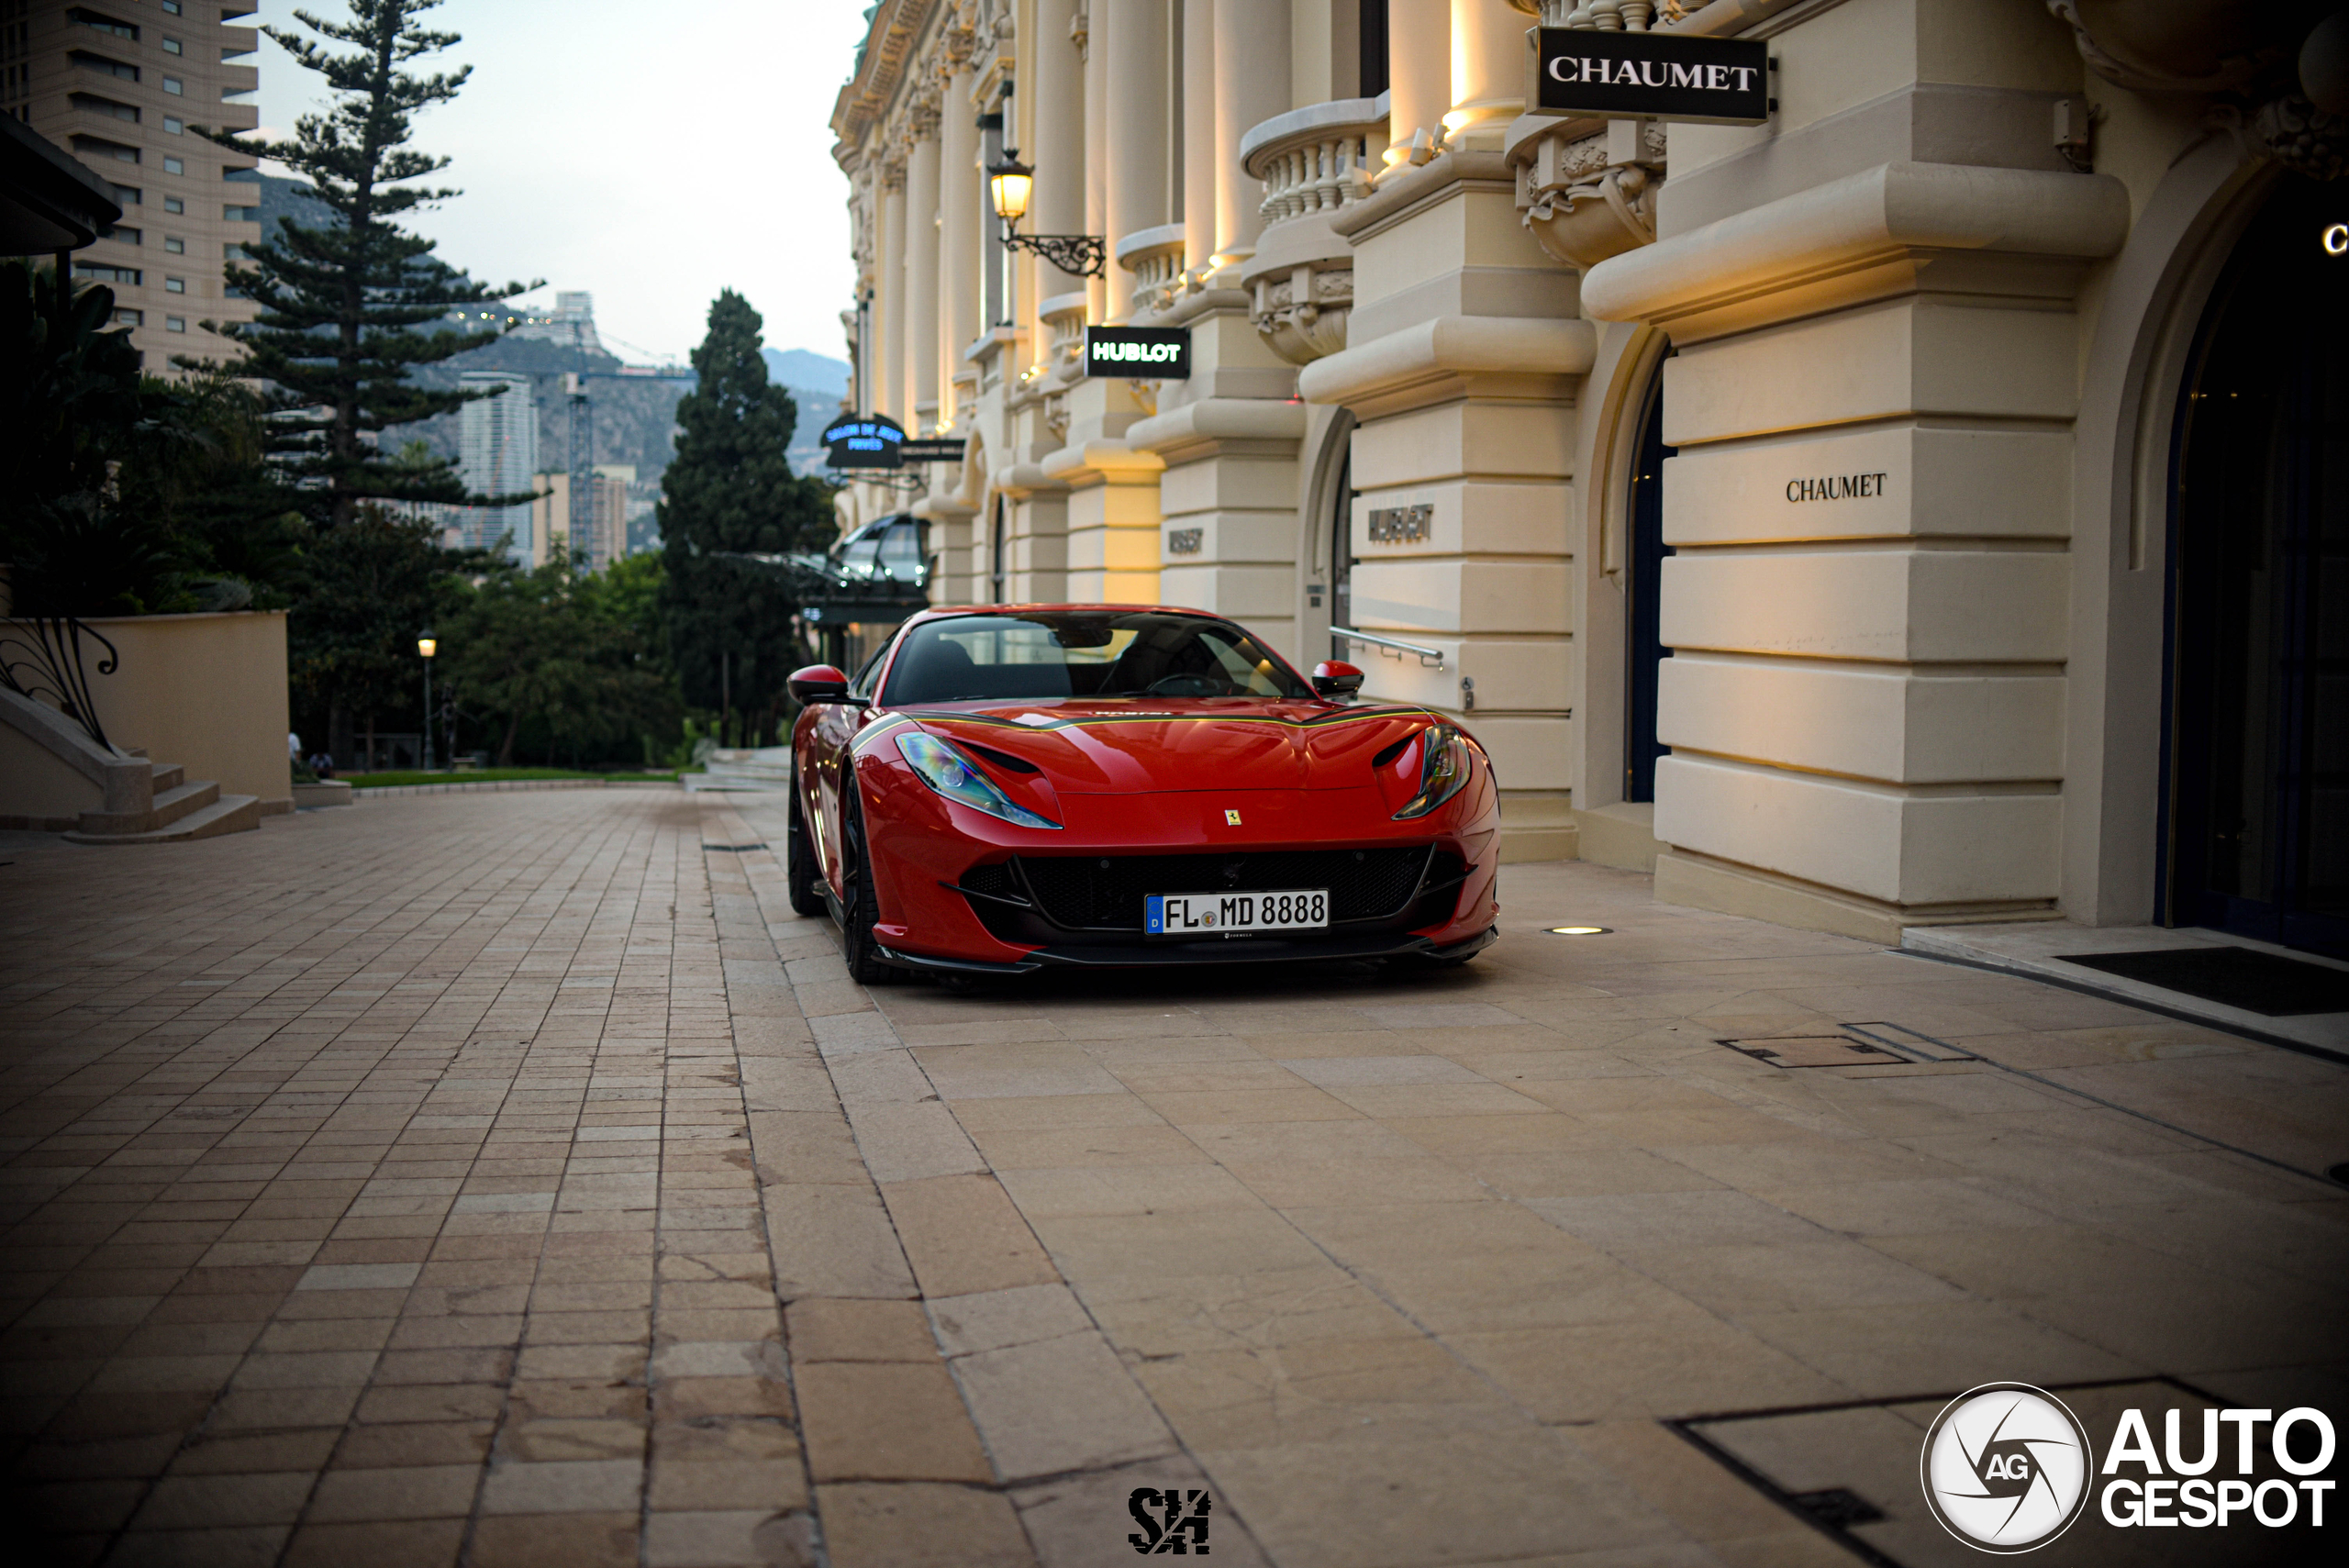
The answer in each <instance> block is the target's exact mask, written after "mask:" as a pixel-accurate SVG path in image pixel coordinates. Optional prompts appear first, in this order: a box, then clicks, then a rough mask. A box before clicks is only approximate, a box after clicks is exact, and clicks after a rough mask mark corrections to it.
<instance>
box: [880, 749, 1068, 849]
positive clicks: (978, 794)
mask: <svg viewBox="0 0 2349 1568" xmlns="http://www.w3.org/2000/svg"><path fill="white" fill-rule="evenodd" d="M897 754H898V755H899V756H901V757H903V758H905V760H906V766H907V767H909V768H911V769H913V771H914V773H915V774H916V776H917V777H918V778H919V779H920V780H921V782H922V783H924V784H928V785H929V786H930V788H932V789H934V790H936V791H937V792H938V793H939V794H941V795H944V796H945V797H946V798H947V799H949V800H951V801H953V802H954V803H955V804H956V805H958V806H969V807H970V808H971V809H972V810H974V811H984V812H985V813H986V814H987V815H988V816H989V817H998V818H1000V819H1002V820H1003V821H1006V822H1008V823H1010V824H1011V825H1012V826H1013V827H1015V828H1055V829H1057V828H1059V827H1060V824H1059V823H1057V822H1054V821H1052V819H1050V818H1049V817H1039V816H1037V815H1036V814H1035V813H1034V812H1032V811H1030V810H1029V809H1028V808H1027V807H1026V806H1021V805H1020V804H1019V802H1017V801H1015V800H1013V799H1012V798H1011V797H1010V796H1009V795H1006V794H1004V793H1003V791H1002V790H1001V789H999V788H997V787H996V782H995V781H994V780H993V779H991V778H989V777H987V776H986V774H985V773H981V772H979V769H978V765H977V764H976V763H974V762H972V761H971V760H970V759H969V758H968V757H965V756H964V755H963V753H962V752H961V751H957V750H956V749H955V748H954V747H953V746H952V744H951V743H949V742H947V741H944V740H940V739H939V738H938V737H937V736H935V735H925V734H923V733H922V732H921V731H920V730H918V729H909V730H907V731H906V733H904V734H903V735H900V736H898V737H897Z"/></svg>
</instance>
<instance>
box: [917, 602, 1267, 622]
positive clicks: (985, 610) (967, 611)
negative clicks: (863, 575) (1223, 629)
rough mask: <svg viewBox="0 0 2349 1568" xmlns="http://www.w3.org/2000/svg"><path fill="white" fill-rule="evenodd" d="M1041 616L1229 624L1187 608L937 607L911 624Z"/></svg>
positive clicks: (1119, 606)
mask: <svg viewBox="0 0 2349 1568" xmlns="http://www.w3.org/2000/svg"><path fill="white" fill-rule="evenodd" d="M1036 613H1041V614H1046V615H1073V614H1082V615H1168V616H1197V617H1199V618H1200V619H1202V620H1229V619H1230V617H1228V616H1219V615H1217V614H1216V613H1215V612H1214V611H1212V610H1195V609H1192V608H1191V607H1190V606H1187V605H939V606H933V607H932V608H930V609H927V610H923V611H921V612H920V613H919V614H918V615H916V616H914V617H911V618H912V619H914V620H936V619H939V618H941V617H945V616H1010V615H1029V614H1036Z"/></svg>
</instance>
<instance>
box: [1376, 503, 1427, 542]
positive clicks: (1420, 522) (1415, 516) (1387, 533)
mask: <svg viewBox="0 0 2349 1568" xmlns="http://www.w3.org/2000/svg"><path fill="white" fill-rule="evenodd" d="M1434 521H1435V507H1434V506H1431V504H1429V503H1428V502H1425V501H1422V502H1420V503H1419V505H1418V506H1376V507H1373V508H1372V509H1371V514H1370V542H1371V543H1373V544H1417V543H1419V541H1420V540H1421V539H1426V538H1427V537H1428V535H1429V534H1430V533H1431V531H1432V527H1433V524H1434Z"/></svg>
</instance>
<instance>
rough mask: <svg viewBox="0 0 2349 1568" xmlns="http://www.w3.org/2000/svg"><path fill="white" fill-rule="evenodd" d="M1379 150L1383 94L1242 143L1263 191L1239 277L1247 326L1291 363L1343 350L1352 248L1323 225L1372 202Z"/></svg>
mask: <svg viewBox="0 0 2349 1568" xmlns="http://www.w3.org/2000/svg"><path fill="white" fill-rule="evenodd" d="M1385 151H1386V99H1385V98H1384V97H1383V96H1382V97H1379V98H1346V99H1340V100H1337V101H1335V102H1332V103H1327V104H1314V105H1310V106H1307V107H1305V108H1302V109H1293V110H1291V111H1290V112H1288V113H1287V114H1285V115H1275V117H1273V118H1271V119H1268V120H1266V121H1264V123H1263V124H1261V125H1259V126H1256V127H1255V128H1252V129H1251V130H1250V131H1249V132H1248V134H1247V135H1246V136H1244V137H1242V138H1241V142H1240V162H1241V169H1242V170H1243V171H1244V172H1246V173H1247V174H1248V175H1249V176H1250V177H1251V178H1252V179H1257V180H1261V181H1263V182H1264V198H1263V200H1262V202H1261V203H1260V204H1259V206H1258V208H1257V210H1258V211H1259V212H1260V213H1261V214H1262V215H1263V217H1264V233H1263V234H1262V235H1261V236H1260V237H1259V238H1258V239H1257V241H1256V251H1255V254H1254V255H1253V256H1252V257H1251V258H1250V259H1249V260H1248V261H1247V262H1246V264H1245V265H1244V266H1243V267H1242V268H1241V284H1242V285H1243V286H1244V287H1245V288H1246V289H1247V290H1248V291H1249V294H1250V295H1251V299H1250V306H1249V312H1248V314H1249V319H1250V320H1251V321H1252V323H1253V324H1254V326H1255V328H1256V330H1257V332H1258V333H1259V334H1261V335H1262V336H1263V338H1264V341H1265V342H1266V343H1267V344H1268V345H1270V346H1271V348H1272V350H1273V351H1274V352H1275V353H1276V354H1278V355H1280V356H1281V358H1283V359H1285V360H1286V361H1289V362H1290V363H1292V364H1300V365H1301V364H1308V363H1310V362H1311V361H1315V360H1318V359H1320V358H1321V357H1322V356H1324V355H1326V354H1334V353H1336V352H1337V351H1338V350H1341V349H1342V348H1344V347H1345V346H1346V321H1347V318H1348V317H1349V316H1350V315H1351V314H1352V313H1353V248H1352V247H1351V246H1349V245H1348V244H1347V243H1346V241H1345V240H1344V239H1341V238H1340V237H1339V236H1338V235H1337V234H1336V233H1334V232H1333V231H1332V230H1331V229H1330V224H1329V220H1330V217H1331V215H1333V214H1335V213H1338V212H1341V211H1342V210H1343V209H1345V208H1346V207H1349V206H1353V204H1354V203H1356V202H1358V201H1361V200H1362V199H1363V198H1364V197H1365V196H1367V195H1370V192H1371V182H1372V177H1373V176H1374V175H1375V173H1376V172H1377V171H1378V170H1379V169H1380V168H1382V167H1383V166H1384V165H1383V161H1382V159H1381V157H1380V154H1382V153H1383V152H1385Z"/></svg>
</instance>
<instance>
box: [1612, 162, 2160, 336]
mask: <svg viewBox="0 0 2349 1568" xmlns="http://www.w3.org/2000/svg"><path fill="white" fill-rule="evenodd" d="M2128 235H2129V190H2128V187H2127V186H2126V185H2123V184H2122V183H2121V182H2120V181H2119V180H2116V179H2114V178H2112V177H2111V176H2110V175H2108V174H2056V173H2048V172H2043V171H2039V170H2030V169H1997V168H1983V167H1976V166H1972V165H1960V164H1954V163H1884V164H1879V165H1877V166H1876V168H1874V169H1864V170H1862V171H1861V172H1859V173H1856V174H1852V175H1847V176H1846V177H1844V178H1843V179H1841V180H1834V181H1831V182H1829V183H1826V184H1824V185H1820V186H1816V187H1814V188H1812V189H1810V190H1808V191H1802V192H1798V193H1797V194H1796V195H1791V196H1787V197H1785V198H1783V199H1781V200H1778V201H1775V202H1770V203H1767V204H1766V205H1765V206H1758V207H1755V208H1753V209H1752V210H1751V211H1748V212H1742V213H1738V214H1736V215H1735V216H1734V217H1725V218H1722V219H1720V221H1719V222H1716V223H1709V224H1706V225H1705V226H1704V227H1703V228H1696V229H1691V230H1690V231H1689V232H1687V233H1686V234H1678V235H1675V236H1674V237H1673V238H1671V239H1664V240H1660V241H1658V242H1657V243H1655V244H1653V245H1648V246H1642V248H1641V249H1639V250H1633V251H1630V252H1627V253H1626V254H1624V255H1620V256H1617V257H1614V258H1612V259H1611V260H1609V261H1601V262H1600V263H1599V264H1598V265H1597V266H1595V267H1593V268H1591V269H1590V271H1589V272H1586V273H1585V274H1584V276H1583V283H1582V308H1583V312H1584V314H1585V315H1586V316H1589V317H1593V318H1594V319H1598V320H1605V321H1644V322H1650V323H1653V324H1654V325H1657V326H1660V327H1664V328H1668V329H1669V330H1671V332H1672V333H1673V335H1674V337H1675V339H1682V340H1694V339H1701V338H1706V337H1714V336H1719V335H1720V334H1722V333H1725V332H1734V331H1743V330H1746V329H1748V328H1753V327H1756V326H1760V325H1764V324H1765V323H1767V322H1771V321H1781V320H1788V319H1791V318H1793V317H1798V316H1806V315H1811V314H1815V313H1817V312H1819V311H1821V310H1829V309H1835V308H1839V307H1841V306H1848V305H1853V304H1857V303H1860V302H1862V301H1864V300H1867V299H1872V298H1884V297H1889V296H1891V295H1898V294H1901V293H1907V292H1911V291H1914V290H1917V289H1919V288H1922V287H1931V286H1933V283H1938V284H1940V285H1941V286H1943V287H1962V288H1963V289H1964V290H1965V292H1969V293H1982V294H2001V293H2003V294H2009V295H2025V296H2029V297H2038V298H2069V297H2070V295H2072V293H2073V292H2074V291H2076V288H2077V286H2078V283H2079V278H2080V274H2081V272H2083V271H2084V270H2085V268H2086V264H2087V262H2089V261H2094V260H2097V259H2099V258H2100V257H2105V256H2110V255H2112V254H2113V253H2115V252H2116V251H2118V250H2120V249H2121V243H2122V241H2123V240H2125V239H2127V238H2128ZM2051 262H2054V263H2056V264H2054V265H2050V264H2049V263H2051ZM2000 263H2003V265H2001V264H2000ZM1929 272H1931V273H1932V276H1933V283H1929V282H1928V281H1927V277H1928V273H1929Z"/></svg>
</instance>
